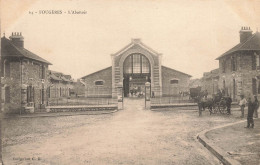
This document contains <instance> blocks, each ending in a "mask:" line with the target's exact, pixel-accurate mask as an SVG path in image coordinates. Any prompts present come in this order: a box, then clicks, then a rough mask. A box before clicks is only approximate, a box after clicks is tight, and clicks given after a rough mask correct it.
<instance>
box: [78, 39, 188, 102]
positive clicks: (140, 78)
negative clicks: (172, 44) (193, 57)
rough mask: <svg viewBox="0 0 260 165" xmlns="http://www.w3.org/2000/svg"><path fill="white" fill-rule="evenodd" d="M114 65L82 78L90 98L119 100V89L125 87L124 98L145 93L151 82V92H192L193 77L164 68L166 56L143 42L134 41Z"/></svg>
mask: <svg viewBox="0 0 260 165" xmlns="http://www.w3.org/2000/svg"><path fill="white" fill-rule="evenodd" d="M111 59H112V66H110V67H107V68H105V69H102V70H100V71H97V72H95V73H92V74H89V75H86V76H84V77H82V80H83V81H84V82H85V96H86V97H116V95H117V91H116V87H117V86H118V84H123V93H124V97H128V96H130V95H132V94H131V93H133V91H135V92H138V93H144V88H145V83H146V82H150V84H151V93H152V95H154V96H155V97H157V96H174V95H178V94H179V92H181V91H182V92H183V91H185V92H186V91H188V90H189V87H188V86H189V79H190V77H191V76H190V75H188V74H186V73H183V72H180V71H177V70H174V69H172V68H169V67H165V66H162V54H160V53H158V52H156V51H154V50H153V49H151V48H149V47H148V46H146V45H145V44H144V43H142V42H141V40H140V39H132V42H131V43H130V44H128V45H127V46H125V47H124V48H123V49H121V50H120V51H118V52H116V53H115V54H112V55H111Z"/></svg>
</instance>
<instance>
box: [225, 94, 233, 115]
mask: <svg viewBox="0 0 260 165" xmlns="http://www.w3.org/2000/svg"><path fill="white" fill-rule="evenodd" d="M231 103H232V99H231V97H230V96H229V95H228V94H227V97H226V105H227V114H228V115H230V114H231Z"/></svg>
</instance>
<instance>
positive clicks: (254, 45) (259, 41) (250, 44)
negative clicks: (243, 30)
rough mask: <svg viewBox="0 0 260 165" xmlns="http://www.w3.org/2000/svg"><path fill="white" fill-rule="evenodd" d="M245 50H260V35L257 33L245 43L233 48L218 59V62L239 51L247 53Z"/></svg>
mask: <svg viewBox="0 0 260 165" xmlns="http://www.w3.org/2000/svg"><path fill="white" fill-rule="evenodd" d="M245 50H260V33H259V32H256V33H255V34H253V35H252V36H251V37H249V38H248V39H247V40H246V41H245V42H243V43H239V44H237V45H236V46H234V47H233V48H231V49H229V50H228V51H227V52H225V53H224V54H222V55H221V56H219V57H218V58H216V60H219V59H220V58H222V57H224V56H226V55H229V54H231V53H234V52H237V51H245Z"/></svg>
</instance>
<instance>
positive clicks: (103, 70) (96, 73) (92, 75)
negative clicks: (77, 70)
mask: <svg viewBox="0 0 260 165" xmlns="http://www.w3.org/2000/svg"><path fill="white" fill-rule="evenodd" d="M106 72H111V73H112V66H110V67H107V68H105V69H101V70H99V71H96V72H94V73H91V74H88V75H86V76H84V77H81V79H86V78H89V77H94V76H98V75H102V74H103V73H106ZM111 76H112V74H111Z"/></svg>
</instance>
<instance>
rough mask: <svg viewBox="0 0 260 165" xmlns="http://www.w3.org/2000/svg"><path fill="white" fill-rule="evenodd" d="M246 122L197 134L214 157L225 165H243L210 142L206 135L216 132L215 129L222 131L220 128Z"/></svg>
mask: <svg viewBox="0 0 260 165" xmlns="http://www.w3.org/2000/svg"><path fill="white" fill-rule="evenodd" d="M245 121H246V120H242V121H238V122H235V123H229V124H226V125H222V126H217V127H215V128H212V129H208V130H204V131H202V132H200V133H199V134H197V139H198V141H199V142H200V143H201V144H202V145H203V146H204V147H206V148H207V149H208V150H209V151H210V152H211V153H212V154H213V155H214V156H216V157H217V158H218V159H219V160H220V161H221V162H222V163H223V164H224V165H241V163H240V162H238V161H237V160H234V159H231V158H229V157H228V154H227V153H226V152H225V151H223V150H222V149H220V148H219V147H217V146H216V145H214V144H213V143H212V142H210V140H208V138H207V137H206V136H205V134H206V133H207V132H209V131H212V130H215V129H220V128H224V127H228V126H232V125H236V124H239V123H243V122H245Z"/></svg>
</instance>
